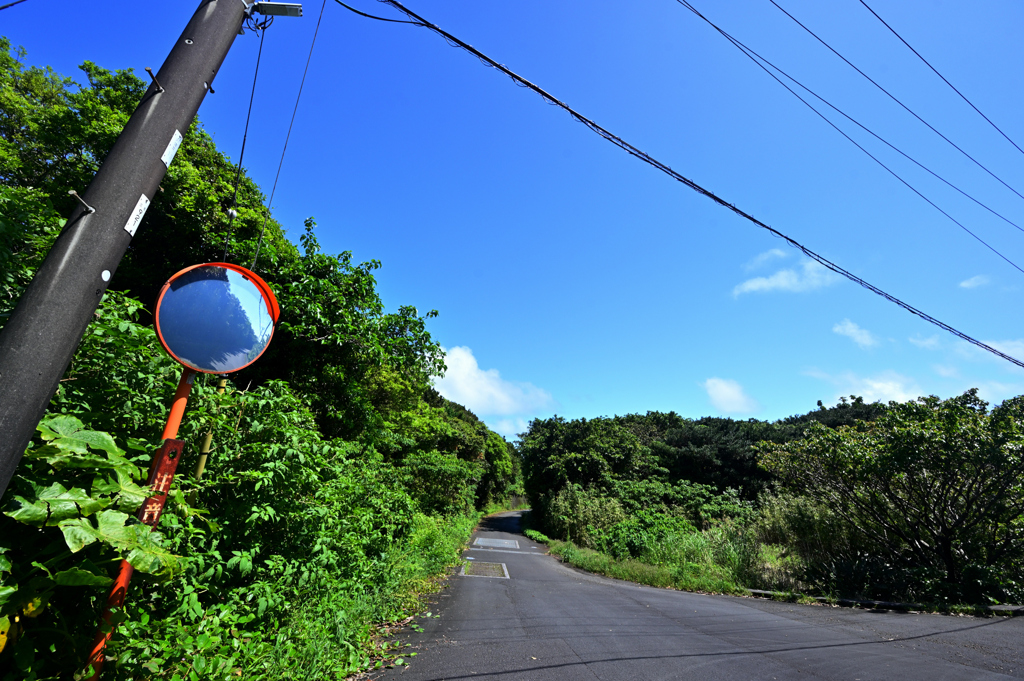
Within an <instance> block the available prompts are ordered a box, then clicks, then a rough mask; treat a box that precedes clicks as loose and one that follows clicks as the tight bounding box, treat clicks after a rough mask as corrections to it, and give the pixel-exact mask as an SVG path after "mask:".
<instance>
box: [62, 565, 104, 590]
mask: <svg viewBox="0 0 1024 681" xmlns="http://www.w3.org/2000/svg"><path fill="white" fill-rule="evenodd" d="M53 581H54V582H56V583H57V584H58V585H59V586H107V585H108V584H110V583H111V582H113V581H114V580H112V579H111V578H110V577H107V576H106V575H97V574H95V573H93V572H89V571H88V570H83V569H82V568H79V567H71V568H68V569H67V570H64V571H62V572H58V573H57V574H55V575H54V576H53Z"/></svg>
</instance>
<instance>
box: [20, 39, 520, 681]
mask: <svg viewBox="0 0 1024 681" xmlns="http://www.w3.org/2000/svg"><path fill="white" fill-rule="evenodd" d="M79 81H80V82H79V83H76V82H73V81H72V80H71V79H70V78H67V77H64V76H61V75H59V74H56V73H54V72H53V71H51V70H49V69H45V68H38V67H34V66H29V65H27V64H26V61H25V54H24V52H21V51H18V50H13V49H12V47H11V45H10V44H9V43H8V42H7V41H5V40H3V41H0V325H2V324H3V322H4V321H5V320H6V319H7V314H8V313H9V312H10V311H11V310H12V309H13V307H14V305H15V304H16V302H17V299H18V296H19V294H20V292H21V291H22V290H23V289H24V287H25V286H26V285H27V284H28V282H29V281H30V280H31V277H32V275H33V273H34V271H35V270H36V268H37V267H38V266H39V264H40V263H41V262H42V259H43V258H44V257H45V254H46V253H47V251H48V249H49V247H50V245H51V244H52V243H53V241H54V239H55V238H56V236H57V235H58V234H59V232H60V230H61V228H62V227H63V225H64V219H63V217H62V216H63V215H67V214H68V213H69V212H70V209H71V200H72V199H71V197H69V196H68V190H69V189H76V190H78V191H82V190H83V189H84V188H85V187H86V186H87V185H88V183H89V181H90V179H91V177H92V175H93V173H94V172H95V170H96V168H97V167H98V165H99V163H100V162H102V160H103V158H104V155H105V154H106V153H107V151H108V150H109V149H110V147H111V145H112V144H113V142H114V140H115V139H116V137H117V135H118V133H119V132H120V130H121V127H122V126H123V125H124V123H125V122H126V121H127V119H128V117H129V115H130V114H131V112H132V110H133V109H134V107H135V105H136V104H137V103H138V101H139V99H140V97H141V95H142V93H143V92H144V90H145V83H143V82H142V81H141V80H139V79H138V78H137V77H136V76H135V75H134V74H133V73H131V72H130V71H108V70H106V69H103V68H101V67H99V66H97V65H95V64H92V63H89V62H86V63H85V64H84V65H83V66H82V74H81V78H80V79H79ZM183 132H185V135H184V141H183V143H182V145H181V149H180V150H179V152H178V154H177V157H176V158H175V160H174V162H173V164H172V165H171V167H170V169H169V171H168V173H167V176H166V177H165V179H164V181H163V183H162V187H161V192H160V193H159V194H158V195H157V196H156V197H154V198H153V202H152V205H151V206H150V208H149V210H148V212H147V214H146V217H145V220H144V221H143V223H142V225H141V227H140V229H139V232H138V235H137V236H136V237H135V239H134V240H133V242H132V245H131V247H130V249H129V251H128V253H127V255H126V257H125V259H124V261H123V262H122V264H121V265H120V267H119V268H118V271H117V273H116V275H115V277H114V279H113V281H112V285H113V288H112V289H111V291H110V292H109V293H108V295H107V296H106V298H105V299H104V301H103V304H102V306H101V307H100V309H99V310H98V311H97V314H96V317H95V319H94V321H93V322H92V324H91V325H90V326H89V328H88V330H87V332H86V334H85V338H84V340H83V342H82V344H81V346H80V348H79V350H78V352H77V354H76V356H75V358H74V360H73V361H72V363H71V366H70V367H69V368H68V370H67V373H66V374H65V376H64V378H63V380H62V381H61V384H60V389H59V392H58V393H57V395H56V396H55V397H54V398H53V401H52V402H51V404H50V408H49V412H48V415H47V416H46V418H45V419H44V421H43V422H42V423H41V424H40V427H39V430H38V432H37V437H36V438H35V440H34V442H33V443H32V445H31V446H30V447H29V449H28V452H27V453H26V455H25V458H24V459H23V461H22V464H21V466H20V468H19V470H18V474H17V476H16V477H15V479H14V480H13V481H12V484H11V486H10V487H9V489H8V491H7V493H6V494H5V495H4V498H3V501H2V506H0V679H3V680H5V681H6V680H14V679H19V680H20V679H28V680H32V679H58V678H60V679H71V678H83V677H84V676H85V675H86V674H85V668H84V661H85V656H86V654H87V652H88V649H89V646H90V644H91V642H92V638H93V635H94V633H95V631H96V627H97V625H98V622H99V614H100V611H101V609H102V606H103V604H104V603H105V601H106V597H107V594H108V593H109V590H110V584H111V581H112V577H113V576H114V575H116V571H117V567H118V563H119V561H120V560H121V559H122V558H127V559H128V560H129V561H130V562H131V563H132V565H133V566H134V567H135V569H136V574H135V577H134V578H133V581H132V586H131V589H130V591H129V594H128V598H127V602H126V607H125V608H124V610H123V611H122V612H120V613H119V614H118V615H117V618H116V623H115V626H116V630H115V632H114V636H113V638H112V640H111V642H110V644H109V646H108V651H107V652H108V654H109V655H110V656H111V657H110V658H108V661H107V663H106V666H105V667H104V671H103V678H104V679H190V680H191V679H226V678H232V679H234V678H243V679H282V678H284V679H292V678H301V679H328V678H330V679H334V678H343V677H344V676H346V675H348V674H349V673H351V672H353V671H358V670H364V669H367V668H369V667H374V666H379V665H380V664H385V663H386V662H387V660H389V659H393V658H394V657H395V656H396V655H399V654H400V651H396V650H394V649H392V648H390V647H389V646H387V645H383V644H382V642H381V641H380V640H378V639H375V638H374V636H375V632H379V631H381V629H380V627H381V626H383V625H384V623H387V622H394V621H402V620H404V619H405V618H407V617H408V616H409V615H410V614H411V613H413V612H415V611H416V609H417V607H418V605H417V604H418V602H419V597H420V596H421V595H422V594H424V593H426V592H429V591H431V590H434V589H435V588H436V577H437V576H438V575H439V574H442V573H443V572H444V570H445V568H446V567H447V566H450V565H452V564H454V563H455V561H456V560H457V558H458V555H459V549H460V548H461V546H462V544H463V542H464V541H465V540H466V538H467V537H468V535H469V533H470V531H471V530H472V528H473V526H474V524H475V522H476V520H477V519H478V518H479V515H480V513H481V511H482V510H483V509H490V510H494V509H495V508H497V507H500V506H501V505H503V504H504V502H505V501H506V500H507V499H509V498H510V497H512V496H514V495H517V494H518V495H521V494H522V489H521V483H520V482H519V480H520V475H519V466H518V457H517V456H515V454H514V449H513V448H512V446H511V445H510V444H509V443H507V442H506V441H505V440H504V439H503V438H502V437H501V436H500V435H498V434H497V433H494V432H493V431H490V430H489V429H488V428H487V427H486V426H484V424H483V423H482V422H481V421H480V420H479V419H477V418H476V416H475V415H473V414H472V413H471V412H470V411H469V410H467V409H466V408H464V407H463V406H461V405H458V404H455V403H452V402H449V401H447V400H445V399H444V398H443V397H441V396H440V395H439V394H437V393H436V392H435V391H434V390H433V389H432V388H431V384H430V378H431V376H437V375H440V374H442V373H443V371H444V368H445V367H444V355H443V353H442V351H441V348H440V347H439V346H438V344H437V343H436V342H435V341H433V340H432V339H431V337H430V334H429V332H428V331H427V328H426V325H427V322H428V320H429V319H430V318H431V317H433V316H434V315H435V314H436V313H435V312H428V313H427V314H425V315H420V314H419V313H418V312H417V311H416V310H415V309H414V308H412V307H398V308H397V311H388V310H387V309H386V308H385V306H384V302H383V301H382V300H381V299H380V298H379V296H378V294H377V291H376V281H375V278H374V272H375V271H376V270H377V269H378V268H379V267H380V264H379V263H377V262H369V263H362V264H357V263H354V262H352V260H351V257H350V254H348V253H341V254H339V255H329V254H326V253H324V252H323V251H322V250H321V248H320V245H319V243H318V241H317V231H316V224H315V222H314V221H313V219H309V220H307V221H306V222H305V224H304V225H291V226H290V227H291V229H292V230H293V233H294V234H297V235H298V244H297V245H296V244H293V243H292V242H291V241H289V240H288V239H287V238H286V237H285V235H284V231H283V229H282V226H281V225H279V224H278V223H277V222H276V221H275V220H274V219H273V216H270V215H268V213H267V209H266V208H265V206H264V204H263V201H264V196H263V194H262V193H261V192H260V189H259V187H257V186H256V185H255V184H254V183H253V182H252V180H251V179H249V178H248V177H247V176H246V174H245V172H244V170H243V172H242V173H241V183H240V187H239V190H238V205H237V211H238V217H237V219H236V220H235V222H234V225H233V230H232V231H231V232H230V234H231V235H230V239H229V236H228V235H229V225H228V218H227V211H228V209H229V208H231V207H232V195H233V192H234V183H235V177H236V172H237V168H236V166H235V165H233V164H232V163H231V161H230V160H229V159H228V158H227V157H226V156H225V155H224V154H223V153H222V152H221V151H220V150H218V149H217V147H216V145H215V144H214V142H213V139H212V138H211V136H210V135H209V134H207V133H206V132H205V131H204V130H203V128H202V126H201V124H200V123H199V122H198V121H196V122H195V123H194V124H193V125H192V126H191V127H190V128H189V130H187V131H183ZM264 220H267V230H266V237H265V240H264V243H263V247H262V250H261V253H260V260H259V264H258V266H257V271H258V273H259V274H260V275H261V276H262V277H264V278H265V279H266V280H267V281H268V283H269V284H270V286H271V287H272V288H273V289H274V291H275V292H276V294H277V296H278V299H279V301H280V303H281V309H282V318H281V322H280V324H279V326H278V328H277V329H276V332H275V336H274V340H273V342H272V344H271V346H270V349H269V350H268V352H267V354H266V355H264V357H262V358H261V359H260V360H259V361H258V362H256V363H255V364H254V365H253V366H252V367H250V368H248V369H246V370H245V371H242V372H240V373H238V374H234V375H232V376H231V379H230V381H229V382H228V386H227V389H226V390H225V391H224V392H223V394H220V393H218V391H217V390H216V383H217V379H216V377H209V376H201V377H199V378H197V379H196V384H195V386H194V388H193V390H192V394H191V396H190V399H189V410H188V413H187V414H186V417H185V420H184V423H183V425H182V429H181V431H180V433H179V435H178V437H179V438H180V439H182V440H185V442H186V448H185V452H186V453H185V456H184V458H183V461H182V462H181V465H180V466H179V467H178V474H177V477H176V479H175V484H174V489H173V492H172V494H171V499H170V500H169V502H168V506H167V509H166V511H165V513H164V515H163V518H162V519H161V522H160V526H159V528H158V529H157V531H154V532H152V533H150V532H148V530H147V528H145V527H144V526H140V525H138V524H137V523H136V522H135V521H134V517H133V516H134V513H135V511H136V509H137V508H138V506H139V505H140V504H141V503H142V501H143V500H144V499H145V498H146V496H147V494H148V492H147V490H145V489H143V488H142V487H140V481H141V480H142V479H144V477H145V471H146V469H147V468H148V465H149V461H150V459H151V457H152V454H153V452H154V450H155V449H156V448H157V446H158V444H159V437H160V434H161V431H162V428H163V423H164V419H165V417H166V414H167V408H168V402H169V397H170V395H172V394H173V391H174V387H175V385H176V383H177V380H178V377H179V375H180V367H179V366H178V365H177V364H175V363H174V362H173V361H172V360H170V359H169V358H168V357H167V356H166V354H165V353H164V352H163V350H162V349H161V347H160V345H159V343H158V341H157V338H156V335H155V332H154V331H153V329H152V326H151V323H150V321H151V318H150V311H149V305H151V304H152V302H153V301H154V300H155V297H156V294H157V292H158V290H159V288H160V286H161V285H162V284H163V282H164V281H165V280H166V279H167V278H168V277H169V276H170V275H172V274H173V273H174V272H176V271H178V270H179V269H181V268H183V267H185V266H187V265H191V264H196V263H201V262H210V261H220V260H222V259H223V258H224V250H225V241H226V240H228V239H229V243H228V244H227V250H228V256H227V259H228V260H229V261H232V262H239V263H242V264H245V265H248V264H249V263H250V262H251V261H252V258H253V255H254V253H255V251H256V247H257V237H258V235H259V232H260V229H261V227H262V226H263V224H264ZM208 432H212V434H213V444H214V446H213V450H212V452H211V454H210V460H209V463H208V464H207V466H206V471H205V473H204V475H203V477H202V478H201V479H199V480H197V479H195V478H194V477H193V475H192V470H193V467H194V465H195V462H196V456H197V452H198V451H199V449H200V445H201V442H202V441H203V439H204V437H205V435H206V434H207V433H208Z"/></svg>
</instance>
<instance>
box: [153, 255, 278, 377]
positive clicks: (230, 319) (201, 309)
mask: <svg viewBox="0 0 1024 681" xmlns="http://www.w3.org/2000/svg"><path fill="white" fill-rule="evenodd" d="M280 314H281V310H280V308H279V307H278V305H277V299H276V298H275V297H274V293H273V292H272V291H271V290H270V287H269V286H267V284H266V282H264V281H263V280H262V279H260V278H259V277H258V276H256V275H255V274H254V273H252V272H250V271H249V270H247V269H245V268H244V267H239V266H238V265H231V264H229V263H223V262H214V263H206V264H203V265H193V266H192V267H186V268H185V269H183V270H181V271H180V272H178V273H177V274H175V275H174V276H173V277H171V278H170V279H169V280H168V281H167V283H166V284H164V287H163V288H162V289H161V290H160V295H159V297H158V298H157V301H156V310H155V311H154V323H155V325H156V332H157V335H158V336H159V338H160V343H161V344H163V346H164V349H166V350H167V352H168V353H170V355H171V357H173V358H174V359H176V360H178V361H179V362H180V363H181V364H183V365H185V366H186V367H188V368H189V369H194V370H195V371H200V372H203V373H208V374H226V373H230V372H233V371H238V370H239V369H244V368H245V367H247V366H249V365H250V364H252V363H253V362H255V361H256V359H257V358H258V357H259V356H260V355H262V354H263V351H264V350H266V349H267V346H268V345H270V339H271V337H272V336H273V335H274V325H275V324H276V323H277V319H278V317H279V316H280Z"/></svg>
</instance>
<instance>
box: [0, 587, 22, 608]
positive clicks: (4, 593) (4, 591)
mask: <svg viewBox="0 0 1024 681" xmlns="http://www.w3.org/2000/svg"><path fill="white" fill-rule="evenodd" d="M16 593H18V587H16V586H0V610H3V607H4V606H5V605H7V602H8V601H10V600H11V599H13V598H14V594H16Z"/></svg>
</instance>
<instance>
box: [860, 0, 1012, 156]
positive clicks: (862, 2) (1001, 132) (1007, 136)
mask: <svg viewBox="0 0 1024 681" xmlns="http://www.w3.org/2000/svg"><path fill="white" fill-rule="evenodd" d="M860 4H862V5H864V7H866V8H867V10H868V11H869V12H871V13H872V14H874V15H875V18H876V19H878V20H879V21H881V22H882V25H883V26H885V27H886V28H887V29H889V30H890V31H892V34H893V35H894V36H896V37H897V38H899V39H900V42H901V43H903V44H904V45H906V46H907V48H908V49H909V50H910V51H911V52H913V53H914V54H916V55H917V58H918V59H920V60H921V61H923V62H924V63H925V66H927V67H928V68H930V69H931V70H932V72H933V73H934V74H935V75H936V76H938V77H939V78H941V79H942V82H943V83H945V84H946V85H948V86H949V87H950V88H952V90H953V92H955V93H957V94H958V95H960V98H961V99H962V100H964V101H965V102H967V103H968V104H969V105H970V107H971V108H972V109H974V110H975V111H977V112H978V115H979V116H981V117H982V118H984V119H985V120H986V121H988V124H989V125H991V126H992V127H993V128H995V129H996V130H997V131H998V132H999V134H1000V135H1002V136H1003V137H1005V138H1006V141H1007V142H1009V143H1010V144H1012V145H1013V146H1014V147H1015V148H1016V149H1017V151H1019V152H1020V153H1022V154H1024V149H1021V148H1020V147H1019V146H1017V143H1016V142H1014V141H1013V140H1012V139H1010V136H1009V135H1007V134H1006V133H1005V132H1003V131H1002V130H1000V128H999V126H998V125H996V124H995V123H993V122H992V120H991V119H990V118H989V117H988V116H986V115H985V114H983V113H982V112H981V109H979V108H978V107H976V106H974V103H973V102H971V100H969V99H967V96H966V95H964V93H962V92H960V91H959V90H957V89H956V88H955V87H954V86H953V84H952V83H950V82H949V81H948V80H946V77H945V76H943V75H942V74H941V73H939V71H938V69H936V68H935V67H934V66H932V65H931V63H930V62H929V61H928V60H927V59H925V58H924V57H922V56H921V53H920V52H918V51H917V50H915V49H914V48H913V47H911V45H910V43H908V42H907V41H906V40H904V39H903V36H901V35H900V34H899V33H897V32H896V29H894V28H893V27H892V26H890V25H889V24H887V23H886V21H885V19H883V18H882V17H880V16H878V12H876V11H875V10H873V9H871V7H869V6H868V3H866V2H864V0H860Z"/></svg>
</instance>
